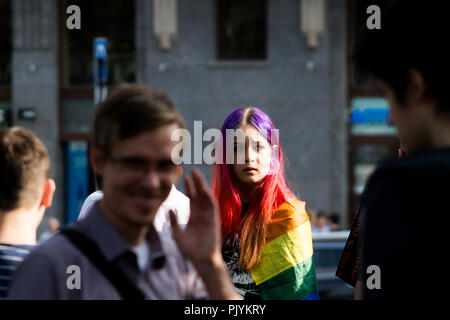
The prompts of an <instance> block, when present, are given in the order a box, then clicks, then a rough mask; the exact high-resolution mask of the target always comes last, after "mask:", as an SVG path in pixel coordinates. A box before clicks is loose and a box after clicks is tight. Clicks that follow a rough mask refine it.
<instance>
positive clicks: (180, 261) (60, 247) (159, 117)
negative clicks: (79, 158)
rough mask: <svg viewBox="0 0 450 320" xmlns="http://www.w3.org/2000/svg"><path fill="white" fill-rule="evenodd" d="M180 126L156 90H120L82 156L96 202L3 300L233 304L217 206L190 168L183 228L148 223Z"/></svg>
mask: <svg viewBox="0 0 450 320" xmlns="http://www.w3.org/2000/svg"><path fill="white" fill-rule="evenodd" d="M179 128H185V124H184V120H183V118H182V117H181V115H180V114H179V113H178V111H177V110H176V108H175V106H174V105H173V103H172V101H171V100H170V99H169V97H168V96H167V95H166V94H165V93H163V92H161V91H158V90H155V89H151V88H147V87H143V86H138V85H127V86H120V87H119V88H117V89H116V90H115V91H114V92H113V93H112V94H111V95H109V96H108V98H107V99H106V100H105V101H103V103H102V104H101V105H100V106H99V107H98V109H97V111H96V114H95V118H94V122H93V131H92V139H91V143H92V147H91V149H90V155H89V159H90V163H91V165H92V167H93V169H94V171H95V173H96V174H97V175H98V176H100V177H101V180H102V183H101V185H102V190H103V197H102V198H101V200H100V201H98V202H96V203H95V204H94V205H93V206H91V207H90V209H89V212H87V214H86V216H85V218H83V219H81V220H80V221H78V222H76V223H75V224H74V225H72V227H71V228H69V229H67V230H63V231H61V232H60V233H59V234H57V235H55V236H53V237H52V238H51V239H49V240H48V241H46V242H45V243H43V244H42V245H41V246H39V247H37V248H36V249H35V250H34V251H33V252H32V253H31V254H30V255H29V256H28V257H27V258H26V259H25V260H24V262H23V263H22V264H21V265H20V267H19V269H18V270H17V272H16V274H15V276H14V278H13V280H12V284H11V290H10V295H9V297H10V298H11V299H202V298H208V297H209V298H212V299H234V298H239V296H238V295H237V294H236V293H235V292H234V288H233V284H232V282H231V279H230V278H229V275H228V272H227V270H226V267H225V264H224V262H223V259H222V256H221V251H220V248H221V245H220V236H219V225H218V209H217V204H216V202H215V199H214V198H213V197H212V194H211V191H210V190H209V188H208V187H207V185H206V182H205V180H204V178H203V176H202V175H201V174H200V173H199V172H198V171H194V172H193V173H192V175H191V176H188V177H186V179H185V185H186V190H187V196H188V197H189V199H190V219H189V223H188V224H187V226H186V228H184V230H181V228H180V227H179V226H178V222H177V220H176V215H175V213H174V212H171V215H170V220H171V225H172V232H171V234H170V235H169V234H167V233H158V232H157V231H156V229H155V226H154V224H153V223H154V219H155V216H156V212H157V211H158V208H159V207H160V206H161V204H162V203H163V202H164V201H165V200H166V198H167V196H168V195H169V193H170V190H171V188H172V185H173V184H174V183H175V182H176V179H177V177H178V176H179V175H180V170H179V166H177V165H175V164H174V163H173V161H172V157H171V156H172V149H173V148H174V147H175V145H176V144H178V141H172V139H171V135H172V132H173V131H174V130H176V129H179ZM172 235H173V237H172ZM37 271H39V277H36V276H35V275H36V272H37Z"/></svg>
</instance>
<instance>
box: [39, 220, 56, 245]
mask: <svg viewBox="0 0 450 320" xmlns="http://www.w3.org/2000/svg"><path fill="white" fill-rule="evenodd" d="M59 226H60V224H59V220H58V219H56V218H53V217H52V218H50V219H48V221H47V230H45V231H44V232H43V233H42V234H41V235H40V237H39V241H38V243H42V242H44V241H45V240H47V239H49V238H50V237H51V236H53V235H54V234H55V233H56V232H57V231H58V230H59Z"/></svg>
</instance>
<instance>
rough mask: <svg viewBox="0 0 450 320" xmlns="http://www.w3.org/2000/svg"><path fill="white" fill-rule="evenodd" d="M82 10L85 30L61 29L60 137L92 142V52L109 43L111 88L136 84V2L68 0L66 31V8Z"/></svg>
mask: <svg viewBox="0 0 450 320" xmlns="http://www.w3.org/2000/svg"><path fill="white" fill-rule="evenodd" d="M69 5H77V6H79V7H80V11H81V29H80V30H77V29H74V30H69V29H68V28H61V38H60V68H61V73H60V102H59V105H60V108H61V109H60V110H61V112H60V115H61V116H60V128H61V130H60V132H61V139H62V140H72V139H87V137H88V133H89V127H90V123H91V120H92V116H93V113H94V110H95V106H94V102H93V100H94V92H93V50H94V48H93V46H94V39H95V38H97V37H103V38H106V39H107V41H108V67H107V68H108V83H107V86H108V87H109V90H110V89H111V87H113V86H115V85H118V84H120V83H125V82H135V79H136V54H135V53H136V49H135V1H134V0H129V1H123V0H95V1H92V0H63V1H61V2H60V19H61V21H60V23H61V25H64V26H65V25H66V20H67V18H68V17H69V15H68V14H67V13H66V8H67V7H68V6H69Z"/></svg>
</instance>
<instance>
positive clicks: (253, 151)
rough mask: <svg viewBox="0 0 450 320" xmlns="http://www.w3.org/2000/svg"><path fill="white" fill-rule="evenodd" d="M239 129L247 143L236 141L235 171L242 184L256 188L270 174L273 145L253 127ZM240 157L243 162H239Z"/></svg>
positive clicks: (245, 126)
mask: <svg viewBox="0 0 450 320" xmlns="http://www.w3.org/2000/svg"><path fill="white" fill-rule="evenodd" d="M238 129H241V130H242V131H243V132H244V134H245V143H242V140H241V141H239V139H235V141H234V148H233V150H234V162H233V171H234V173H235V174H236V177H237V178H238V179H239V181H240V182H242V183H244V184H246V185H250V186H253V185H254V186H256V185H258V184H259V183H260V182H261V181H262V180H263V179H264V177H265V176H266V175H267V174H268V173H269V170H270V162H271V157H272V149H271V145H270V143H269V142H268V141H267V139H266V138H265V137H264V136H263V135H261V134H260V133H259V131H258V129H256V128H255V127H254V126H252V125H248V124H246V125H243V126H240V127H238ZM238 156H239V157H241V158H240V159H241V161H238V159H239V157H238ZM244 160H245V161H244Z"/></svg>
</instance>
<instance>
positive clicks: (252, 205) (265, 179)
mask: <svg viewBox="0 0 450 320" xmlns="http://www.w3.org/2000/svg"><path fill="white" fill-rule="evenodd" d="M230 129H231V130H236V131H235V133H236V137H239V133H238V131H237V130H239V129H240V130H242V131H241V132H242V133H243V134H242V136H245V138H243V139H239V138H237V139H236V140H234V141H233V140H231V141H229V140H227V139H226V137H227V134H226V131H227V130H230ZM274 130H275V127H274V125H273V124H272V121H271V120H270V118H269V116H268V115H267V114H265V113H264V112H263V111H262V110H260V109H258V108H254V107H247V108H240V109H237V110H235V111H233V112H232V113H231V114H230V115H229V116H228V117H227V118H226V120H225V122H224V124H223V126H222V136H223V137H225V141H224V143H223V144H222V148H223V149H222V150H220V151H219V154H222V156H223V159H220V160H223V161H220V162H219V163H223V164H219V163H216V165H215V167H214V177H213V192H214V194H215V196H216V197H217V199H218V202H219V204H220V213H221V225H222V236H223V243H224V245H223V249H222V252H223V256H224V259H225V261H226V262H227V266H228V270H229V271H230V273H231V275H232V279H233V282H234V284H235V287H236V289H237V290H238V292H239V293H240V294H241V295H242V296H243V297H244V298H245V299H261V298H262V299H294V300H298V299H311V300H312V299H318V298H319V296H318V289H317V283H316V274H315V267H314V261H313V257H312V254H313V250H312V240H311V227H310V224H309V218H308V214H307V213H306V210H305V202H303V201H300V200H298V199H297V198H296V197H295V196H294V194H293V193H292V192H291V190H290V189H289V188H288V187H287V185H286V180H285V176H284V163H283V153H282V150H281V147H280V146H279V144H278V142H277V143H274V142H275V141H276V140H275V137H274V136H273V132H274ZM228 144H231V146H233V148H231V147H230V148H227V147H226V146H227V145H228ZM227 150H233V157H232V158H233V159H234V162H233V164H231V165H230V164H227V163H226V159H227V155H226V152H227ZM239 158H241V160H242V161H241V162H242V163H239V162H238V160H239Z"/></svg>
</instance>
